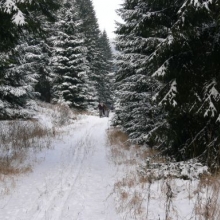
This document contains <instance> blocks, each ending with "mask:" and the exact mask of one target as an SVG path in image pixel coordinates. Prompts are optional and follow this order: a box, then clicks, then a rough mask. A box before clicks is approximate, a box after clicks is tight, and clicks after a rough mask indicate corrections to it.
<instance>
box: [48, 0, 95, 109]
mask: <svg viewBox="0 0 220 220" xmlns="http://www.w3.org/2000/svg"><path fill="white" fill-rule="evenodd" d="M81 26H82V21H81V20H80V19H79V17H78V12H77V10H76V8H75V4H74V1H67V2H66V3H65V4H64V7H63V8H62V9H61V10H60V12H59V19H58V21H57V22H56V34H55V35H54V36H52V37H51V39H50V41H51V43H52V46H53V47H54V51H53V58H52V59H51V65H52V67H53V70H54V73H55V74H56V76H55V79H54V86H53V96H54V98H53V101H54V102H60V101H65V102H66V103H67V104H68V105H69V106H70V107H77V108H86V107H87V105H88V101H89V100H90V99H91V97H92V96H93V95H92V94H89V89H90V88H89V84H88V83H89V82H88V81H89V80H88V75H87V74H88V73H89V71H90V70H89V65H88V61H87V58H86V56H87V53H88V50H87V48H86V46H84V44H85V37H84V33H82V29H81Z"/></svg>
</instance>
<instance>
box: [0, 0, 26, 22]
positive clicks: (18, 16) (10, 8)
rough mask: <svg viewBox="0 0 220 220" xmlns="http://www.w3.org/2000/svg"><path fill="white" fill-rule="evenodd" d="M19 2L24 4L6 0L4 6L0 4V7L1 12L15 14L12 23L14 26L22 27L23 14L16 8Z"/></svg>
mask: <svg viewBox="0 0 220 220" xmlns="http://www.w3.org/2000/svg"><path fill="white" fill-rule="evenodd" d="M19 2H24V1H14V0H6V1H5V3H4V4H2V5H1V4H0V7H2V8H3V10H4V11H5V12H6V13H8V14H11V13H12V12H14V11H15V12H16V13H15V14H14V16H13V19H12V21H13V22H14V23H15V24H16V25H24V24H25V23H26V22H25V17H24V15H23V13H22V12H21V11H20V10H19V8H18V7H17V3H19Z"/></svg>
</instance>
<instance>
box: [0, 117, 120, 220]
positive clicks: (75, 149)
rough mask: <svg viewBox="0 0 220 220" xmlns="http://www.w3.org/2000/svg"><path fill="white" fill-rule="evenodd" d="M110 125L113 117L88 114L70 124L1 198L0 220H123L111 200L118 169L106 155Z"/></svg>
mask: <svg viewBox="0 0 220 220" xmlns="http://www.w3.org/2000/svg"><path fill="white" fill-rule="evenodd" d="M108 125H109V121H108V118H101V119H100V118H98V117H95V116H85V117H84V118H82V119H80V120H79V121H77V122H76V123H75V124H74V125H71V126H68V127H67V128H66V132H65V133H64V135H63V137H62V138H61V140H54V141H53V142H52V146H53V149H51V150H43V152H41V153H40V155H38V161H39V162H38V163H35V165H34V167H33V172H31V173H29V174H26V175H23V176H20V177H17V179H16V180H15V186H14V187H13V189H12V190H11V191H10V192H9V193H8V194H7V195H4V196H3V197H1V198H0V219H1V220H6V219H9V220H119V219H120V217H119V216H118V215H117V213H116V211H115V205H114V200H113V198H112V197H111V196H110V194H111V193H112V189H113V185H114V179H115V174H116V170H115V169H116V168H114V166H112V165H110V163H109V162H108V157H107V155H108V148H107V136H106V129H107V128H108Z"/></svg>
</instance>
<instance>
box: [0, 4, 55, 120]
mask: <svg viewBox="0 0 220 220" xmlns="http://www.w3.org/2000/svg"><path fill="white" fill-rule="evenodd" d="M58 7H59V4H58V3H57V2H56V1H55V0H54V1H51V0H50V1H49V0H48V1H38V2H32V3H30V2H28V1H7V0H5V1H2V2H1V4H0V13H1V14H2V15H3V16H4V18H5V19H4V20H3V25H2V26H1V28H2V31H1V33H0V39H2V42H3V43H2V45H0V47H1V49H2V51H4V53H1V58H3V59H2V60H1V61H0V63H1V64H0V66H1V70H0V71H1V73H0V77H1V79H0V81H1V84H0V100H1V112H0V117H1V118H6V117H17V116H20V114H22V113H21V112H20V110H19V109H21V108H22V107H23V106H24V105H25V103H26V100H27V98H30V97H33V95H34V89H33V83H34V81H35V82H36V78H35V77H36V75H37V72H36V69H38V67H37V66H38V65H37V62H38V63H41V61H42V60H43V59H44V58H43V54H41V50H42V48H41V49H39V47H36V46H35V45H34V44H33V42H34V41H35V40H33V39H34V38H33V36H35V37H36V34H38V36H39V37H40V35H42V33H43V32H42V30H41V26H42V23H41V21H40V20H38V17H39V16H44V18H45V19H46V18H51V17H52V14H53V11H54V10H56V9H57V8H58ZM12 31H13V32H12ZM39 33H40V34H39ZM29 36H30V37H29ZM29 42H30V43H29ZM16 44H17V46H16V47H15V45H16ZM39 44H40V43H38V45H39Z"/></svg>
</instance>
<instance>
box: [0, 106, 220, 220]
mask: <svg viewBox="0 0 220 220" xmlns="http://www.w3.org/2000/svg"><path fill="white" fill-rule="evenodd" d="M60 108H61V109H60ZM57 110H58V111H57ZM35 111H37V112H38V113H37V115H36V117H35V118H36V120H38V123H40V124H41V125H45V127H46V128H47V129H49V130H50V131H51V132H52V133H53V132H55V133H56V134H57V136H56V134H55V135H52V139H51V142H50V148H42V149H41V151H37V152H36V151H33V152H31V151H30V152H29V155H28V157H27V158H26V160H27V161H26V163H27V164H30V165H31V167H30V170H28V171H27V172H22V173H20V175H3V174H0V210H1V211H0V219H2V220H7V219H8V220H18V219H22V220H30V219H31V220H43V219H48V220H133V219H140V220H157V219H160V220H165V219H166V220H168V219H174V220H176V219H185V220H190V219H199V220H200V219H201V220H202V219H204V220H205V219H214V220H215V219H216V220H217V219H220V218H219V213H220V210H219V202H220V201H219V189H220V187H219V176H216V177H215V176H211V175H209V174H208V173H207V172H206V173H204V171H206V168H205V167H202V166H201V165H200V164H197V165H195V167H192V166H191V164H187V163H186V164H184V163H180V164H179V166H178V167H179V168H178V169H179V170H178V169H175V168H174V167H173V166H171V167H170V168H169V166H170V165H169V164H168V163H167V162H166V160H165V159H164V158H160V157H155V155H156V154H157V152H155V151H153V150H149V149H148V148H146V147H139V146H134V145H130V144H129V143H128V141H127V140H128V137H127V135H125V134H124V133H123V132H121V131H120V130H114V129H112V128H110V126H109V125H110V120H109V118H99V117H98V116H97V115H98V113H97V115H86V114H76V113H73V112H69V113H68V117H67V118H68V120H64V118H63V117H64V116H63V113H64V112H66V113H67V109H65V108H64V109H62V107H60V106H57V107H52V106H47V105H45V104H38V106H35ZM60 111H61V112H62V111H63V113H61V112H60ZM66 113H65V114H66ZM63 120H64V121H63ZM61 124H62V126H61ZM147 158H153V159H152V160H147ZM196 167H197V168H196ZM187 170H190V172H191V173H190V175H188V174H189V172H188V171H187ZM174 171H175V172H174ZM192 172H193V173H192ZM198 172H199V173H198ZM162 173H166V175H162ZM183 174H184V175H183ZM200 174H201V175H202V174H203V175H202V177H201V178H199V177H198V176H199V175H200Z"/></svg>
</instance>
